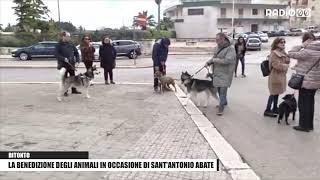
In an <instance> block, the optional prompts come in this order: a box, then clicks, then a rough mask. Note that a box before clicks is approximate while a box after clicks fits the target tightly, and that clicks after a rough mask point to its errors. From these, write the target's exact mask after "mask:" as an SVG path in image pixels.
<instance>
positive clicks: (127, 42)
mask: <svg viewBox="0 0 320 180" xmlns="http://www.w3.org/2000/svg"><path fill="white" fill-rule="evenodd" d="M117 43H119V45H120V46H126V45H131V44H133V43H132V42H131V41H120V42H117Z"/></svg>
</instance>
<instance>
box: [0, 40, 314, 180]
mask: <svg viewBox="0 0 320 180" xmlns="http://www.w3.org/2000/svg"><path fill="white" fill-rule="evenodd" d="M286 41H287V50H289V49H290V48H291V47H292V46H293V45H296V44H299V43H300V42H301V41H300V37H294V38H287V40H286ZM270 44H271V40H270V41H269V43H267V44H264V45H263V46H264V48H263V49H262V51H248V53H247V56H246V65H247V66H246V74H247V76H248V77H247V78H235V79H234V81H233V85H232V87H231V88H230V91H229V92H228V98H229V99H228V100H229V103H228V107H227V109H226V112H225V115H224V116H223V117H217V116H216V115H215V111H216V109H215V108H214V106H215V105H216V103H217V102H215V101H213V100H212V101H211V104H210V106H209V107H207V108H200V110H201V111H202V112H203V113H204V114H205V115H206V116H207V118H208V119H209V120H210V121H211V122H212V124H213V125H214V126H215V127H216V128H217V130H218V131H219V132H220V133H221V134H222V135H223V137H224V138H225V139H226V140H227V141H228V142H229V143H230V144H231V145H232V147H233V148H234V149H235V150H236V151H237V152H238V153H239V154H241V156H242V158H243V160H244V161H245V162H247V163H248V164H249V165H250V166H251V168H252V169H253V170H254V171H255V172H256V173H257V174H258V175H259V176H260V177H261V179H263V180H273V179H290V180H291V179H297V180H300V179H301V180H302V179H310V180H313V179H318V178H319V177H320V172H319V171H318V169H319V167H320V161H319V158H317V157H320V123H319V120H320V111H316V112H315V130H314V131H313V132H311V133H302V132H296V131H294V130H293V129H292V126H294V125H295V124H296V123H297V122H292V121H291V119H290V120H289V123H290V126H286V125H285V124H284V123H283V124H281V125H278V124H277V123H276V120H275V119H270V118H265V117H263V115H262V114H263V111H264V109H265V106H266V101H267V97H268V89H267V78H263V77H262V75H261V72H260V66H259V63H260V62H261V61H262V60H264V59H265V57H266V55H267V54H268V53H269V52H270V50H269V49H268V47H270ZM209 58H210V56H208V55H205V56H203V55H201V56H200V55H178V56H173V55H172V56H170V57H169V60H168V69H167V71H168V75H169V76H172V77H174V78H176V79H179V78H180V75H181V72H182V71H186V70H187V71H188V72H190V73H194V72H196V71H197V70H198V69H199V68H201V67H202V66H203V64H204V63H205V61H206V60H208V59H209ZM0 61H8V60H3V59H2V60H0ZM143 61H145V62H148V61H151V59H150V58H149V59H148V58H145V59H143ZM294 63H295V61H292V63H291V65H294ZM240 67H241V66H240V65H239V69H240ZM80 71H84V69H81V70H80ZM0 73H1V74H0V82H1V83H2V84H0V86H1V92H0V97H1V102H0V103H1V115H2V116H3V115H5V116H4V117H1V119H2V121H1V122H0V127H1V129H0V131H1V136H0V142H1V144H0V149H5V150H11V149H12V150H16V149H19V148H22V149H23V150H35V149H39V148H40V147H42V149H43V150H46V149H48V150H50V149H58V150H59V149H61V150H68V149H76V150H83V149H85V148H91V149H92V152H93V153H92V157H94V158H101V157H103V158H124V157H141V158H144V157H147V158H153V157H156V158H162V155H163V154H161V151H160V152H159V153H155V154H154V155H152V156H151V155H150V154H148V155H144V154H138V152H140V151H141V152H146V151H148V148H147V147H149V145H150V144H152V143H158V144H157V145H158V146H160V145H161V144H162V143H165V144H164V145H163V146H165V147H168V148H170V147H172V148H179V147H184V148H187V149H188V150H186V152H185V151H183V152H182V154H181V153H180V156H179V157H181V158H191V157H202V158H206V157H216V155H215V153H214V152H213V151H211V150H210V148H209V146H208V143H207V142H206V141H205V139H204V138H203V137H202V135H201V134H200V133H197V132H198V131H197V129H196V127H194V124H193V123H190V122H189V121H188V119H189V118H188V116H186V114H185V111H183V109H182V107H181V105H180V104H179V103H178V102H177V99H176V98H172V97H173V96H174V95H173V94H166V95H165V96H164V97H163V98H165V99H163V98H162V97H161V98H159V97H160V96H157V95H154V94H152V86H151V85H144V86H141V85H130V86H129V85H115V86H104V85H95V86H93V88H92V96H93V98H92V99H90V100H89V101H86V100H85V99H82V98H78V97H74V96H73V97H71V98H68V100H67V101H66V102H64V103H62V106H58V103H57V102H55V101H54V97H55V93H56V89H57V85H52V84H51V85H25V84H6V83H5V82H55V81H57V76H56V75H57V72H56V69H55V68H34V69H33V68H1V70H0ZM291 73H292V71H289V73H288V77H289V76H290V75H291ZM205 74H206V72H205V71H202V72H201V73H199V74H198V75H197V76H196V77H198V78H203V77H204V76H205ZM102 76H103V75H102V74H100V75H98V77H97V78H96V80H95V82H103V78H102ZM115 80H116V82H120V83H124V82H136V83H152V81H153V79H152V69H151V68H141V69H115ZM287 92H288V93H292V92H293V90H291V89H288V91H287ZM17 94H19V96H17ZM105 97H107V98H105ZM296 97H297V96H296ZM48 102H50V103H49V104H48ZM71 102H74V103H71ZM115 102H117V103H116V104H117V106H116V107H115V106H114V104H115ZM76 104H81V105H82V106H81V107H86V108H81V111H79V108H80V107H79V106H76ZM119 106H120V107H119ZM133 107H135V108H133ZM319 107H320V92H318V93H317V94H316V108H315V109H316V110H317V109H319ZM168 109H169V110H168ZM124 110H125V113H124V112H123V111H124ZM9 112H10V113H9ZM11 112H13V113H11ZM79 112H80V113H79ZM88 114H90V115H89V116H88ZM127 114H130V119H128V115H127ZM296 116H297V117H298V114H297V115H296ZM43 119H55V121H49V122H48V121H46V122H45V123H44V121H43ZM183 119H184V121H182V120H183ZM105 120H107V121H108V123H105ZM297 121H298V118H297ZM170 123H172V124H170ZM43 126H45V127H53V128H47V129H45V128H41V127H43ZM31 128H32V130H31ZM170 128H176V129H177V131H174V132H171V131H170ZM97 129H98V130H97ZM157 129H163V131H161V132H158V136H159V138H160V139H157V138H151V139H148V138H150V137H152V135H151V134H152V133H153V132H155V131H156V130H157ZM178 129H179V131H178ZM182 129H187V131H183V130H182ZM94 130H95V131H94ZM180 130H181V131H180ZM22 131H23V132H25V133H26V134H21V133H18V132H22ZM3 132H6V133H5V136H3ZM35 132H37V134H38V135H37V136H35V135H34V134H35ZM61 132H62V133H61ZM82 132H91V134H90V133H89V134H86V133H84V134H82ZM170 132H171V133H173V134H172V137H171V136H168V135H167V133H170ZM181 134H184V135H186V137H187V138H186V139H185V140H182V139H184V138H183V136H182V135H181ZM65 136H66V137H68V138H70V139H68V138H66V139H63V138H64V137H65ZM91 137H92V138H91ZM93 137H94V138H93ZM173 137H175V138H178V140H177V142H179V143H173V142H175V141H176V140H175V139H174V138H173ZM179 138H182V139H179ZM16 139H18V140H16ZM40 139H44V140H43V141H39V140H40ZM61 139H62V140H61ZM93 140H94V141H93ZM2 142H3V143H2ZM12 142H14V143H12ZM148 143H150V144H148ZM97 144H98V145H99V146H97ZM186 146H187V147H186ZM199 147H201V148H199ZM135 148H137V149H138V151H134V149H135ZM142 149H143V150H144V149H147V150H146V151H142ZM155 149H157V146H156V147H153V148H149V150H150V151H155ZM197 149H201V151H198V150H197ZM90 152H91V151H90ZM187 152H188V153H189V154H188V153H187ZM172 153H173V152H172ZM185 153H186V154H185ZM193 153H195V154H193ZM174 155H175V154H174V153H173V154H169V155H168V157H169V158H171V157H174ZM67 174H68V173H55V176H56V179H59V177H61V176H65V175H67ZM80 174H81V175H80ZM0 175H1V174H0ZM2 175H4V176H5V177H10V178H12V179H18V178H19V177H22V176H23V174H20V175H13V174H10V173H5V174H2ZM50 175H52V174H50V173H41V174H38V173H33V174H32V175H30V177H36V176H41V177H43V179H47V178H49V176H50ZM144 175H145V174H136V173H134V174H130V173H129V174H123V175H119V176H115V175H114V174H112V173H110V174H99V173H71V174H70V178H71V179H75V177H77V178H78V179H80V178H83V179H88V178H90V179H92V178H93V179H97V178H98V177H101V176H103V177H110V178H115V179H117V178H118V179H119V178H124V177H137V178H138V177H144ZM68 176H69V174H68ZM157 176H159V177H162V178H163V177H170V178H171V179H179V177H180V178H181V179H182V178H183V179H188V177H193V178H194V179H201V178H203V179H205V178H204V177H215V178H217V179H219V178H220V179H230V176H228V175H226V174H224V173H223V172H222V174H209V175H208V174H205V175H199V174H194V175H191V174H187V175H185V174H183V173H182V174H181V175H180V174H179V173H176V174H168V173H164V174H161V173H160V174H156V175H155V177H157ZM0 177H1V176H0ZM72 177H74V178H72ZM218 177H219V178H218ZM10 178H9V179H10ZM6 179H7V178H6ZM53 179H54V178H53ZM209 179H214V178H209Z"/></svg>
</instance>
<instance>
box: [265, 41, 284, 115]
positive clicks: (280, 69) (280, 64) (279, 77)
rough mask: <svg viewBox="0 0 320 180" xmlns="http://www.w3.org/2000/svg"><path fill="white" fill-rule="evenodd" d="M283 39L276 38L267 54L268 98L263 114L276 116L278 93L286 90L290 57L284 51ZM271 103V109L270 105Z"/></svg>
mask: <svg viewBox="0 0 320 180" xmlns="http://www.w3.org/2000/svg"><path fill="white" fill-rule="evenodd" d="M285 43H286V41H285V39H284V38H279V37H278V38H276V39H275V40H274V41H273V42H272V45H271V54H270V56H269V68H270V75H269V77H268V88H269V93H270V95H269V98H268V103H267V108H266V110H265V111H264V116H268V117H277V115H278V114H279V112H278V111H279V110H278V98H279V95H280V94H282V93H284V92H285V91H286V87H287V78H286V74H287V71H288V68H289V63H290V58H289V57H288V55H287V53H286V52H285ZM272 105H273V107H272V109H271V106H272Z"/></svg>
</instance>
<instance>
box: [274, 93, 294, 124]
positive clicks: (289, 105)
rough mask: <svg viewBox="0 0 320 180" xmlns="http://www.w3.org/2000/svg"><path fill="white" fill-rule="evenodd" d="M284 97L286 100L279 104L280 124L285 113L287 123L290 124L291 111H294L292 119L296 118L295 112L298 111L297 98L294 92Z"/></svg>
mask: <svg viewBox="0 0 320 180" xmlns="http://www.w3.org/2000/svg"><path fill="white" fill-rule="evenodd" d="M282 99H283V100H284V101H283V102H282V103H281V104H280V105H279V117H278V124H280V121H281V120H282V118H283V116H284V115H285V120H286V124H287V125H289V123H288V117H289V115H290V113H292V120H293V121H294V120H295V114H296V111H297V100H296V98H295V97H294V94H287V95H285V96H284V97H283V98H282Z"/></svg>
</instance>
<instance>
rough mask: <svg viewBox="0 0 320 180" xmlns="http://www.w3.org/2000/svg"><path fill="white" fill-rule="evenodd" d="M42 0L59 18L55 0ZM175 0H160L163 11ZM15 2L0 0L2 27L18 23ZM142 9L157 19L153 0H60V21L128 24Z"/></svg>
mask: <svg viewBox="0 0 320 180" xmlns="http://www.w3.org/2000/svg"><path fill="white" fill-rule="evenodd" d="M42 1H43V2H44V4H45V5H46V6H48V8H49V10H50V11H51V12H50V14H49V15H50V17H52V19H54V20H55V21H58V5H57V0H42ZM178 2H179V1H178V0H163V3H162V4H161V7H162V11H163V10H164V9H165V8H167V7H170V6H172V5H175V4H177V3H178ZM14 6H15V4H14V3H13V1H12V0H0V24H3V26H4V27H6V26H7V24H8V23H11V24H16V23H17V21H16V19H17V16H15V15H14V10H13V9H12V7H14ZM144 10H148V14H149V15H150V14H153V15H154V16H155V20H156V21H157V14H158V9H157V4H156V3H155V2H154V0H60V19H61V21H67V22H69V21H70V22H72V23H73V24H74V25H75V26H77V27H79V26H80V25H82V26H84V27H85V28H86V29H88V30H95V29H100V28H101V27H111V28H119V27H121V26H122V25H125V26H131V25H132V21H133V16H135V15H138V12H142V11H144ZM161 14H162V13H161Z"/></svg>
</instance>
